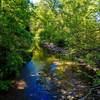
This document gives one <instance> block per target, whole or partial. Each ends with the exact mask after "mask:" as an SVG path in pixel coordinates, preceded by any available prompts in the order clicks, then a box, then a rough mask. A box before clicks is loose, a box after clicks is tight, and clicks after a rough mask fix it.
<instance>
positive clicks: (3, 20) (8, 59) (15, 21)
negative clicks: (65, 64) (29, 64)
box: [0, 0, 32, 89]
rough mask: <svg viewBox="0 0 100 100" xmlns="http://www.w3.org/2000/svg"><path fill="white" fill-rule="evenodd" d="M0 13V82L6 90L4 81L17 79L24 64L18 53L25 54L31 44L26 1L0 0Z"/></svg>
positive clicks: (28, 11) (24, 60)
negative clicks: (0, 81)
mask: <svg viewBox="0 0 100 100" xmlns="http://www.w3.org/2000/svg"><path fill="white" fill-rule="evenodd" d="M0 13H1V15H0V80H5V81H4V82H3V83H4V86H3V84H1V85H2V89H6V88H7V87H6V86H8V85H6V80H8V79H13V78H16V77H18V76H19V74H20V71H21V68H22V66H23V63H24V62H26V59H25V58H24V57H23V56H22V54H20V53H19V51H21V50H22V49H23V52H26V51H27V50H28V49H29V48H30V47H31V44H32V33H31V32H30V26H29V24H30V23H29V21H30V10H29V4H28V0H10V1H9V0H2V1H1V9H0ZM28 27H29V29H28ZM25 57H26V56H25ZM26 58H27V57H26ZM7 84H8V83H7Z"/></svg>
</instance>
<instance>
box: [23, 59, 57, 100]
mask: <svg viewBox="0 0 100 100" xmlns="http://www.w3.org/2000/svg"><path fill="white" fill-rule="evenodd" d="M39 71H40V70H39V68H38V67H37V65H36V64H35V63H34V62H32V61H30V62H28V63H27V64H26V66H25V68H24V69H23V71H22V78H23V80H24V81H25V82H26V84H27V86H26V88H25V97H26V100H56V97H57V94H56V93H53V92H50V91H48V90H46V88H45V86H44V85H43V84H41V82H39V81H40V80H41V79H40V75H39Z"/></svg>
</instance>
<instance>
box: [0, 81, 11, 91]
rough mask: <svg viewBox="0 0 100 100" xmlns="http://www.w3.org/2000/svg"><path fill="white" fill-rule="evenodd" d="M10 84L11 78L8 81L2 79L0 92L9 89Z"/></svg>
mask: <svg viewBox="0 0 100 100" xmlns="http://www.w3.org/2000/svg"><path fill="white" fill-rule="evenodd" d="M10 86H11V82H10V81H9V80H6V81H1V80H0V92H2V91H4V92H6V91H8V90H9V87H10Z"/></svg>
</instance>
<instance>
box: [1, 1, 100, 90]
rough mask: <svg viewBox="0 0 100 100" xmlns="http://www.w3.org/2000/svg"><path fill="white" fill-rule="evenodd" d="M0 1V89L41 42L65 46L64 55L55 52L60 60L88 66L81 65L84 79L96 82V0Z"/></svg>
mask: <svg viewBox="0 0 100 100" xmlns="http://www.w3.org/2000/svg"><path fill="white" fill-rule="evenodd" d="M0 2H1V3H0V5H1V9H0V91H4V90H6V91H7V90H9V87H10V86H11V80H12V79H14V78H17V77H18V76H20V72H21V70H22V68H23V67H24V64H25V63H26V62H28V61H30V60H31V59H32V56H34V52H35V51H36V50H37V51H39V50H41V48H44V47H43V45H44V44H45V43H49V44H50V43H51V44H53V45H56V46H57V47H59V48H64V49H66V52H64V53H65V54H63V52H62V53H59V52H56V51H55V53H54V55H59V56H60V58H61V59H64V60H70V61H75V62H78V63H82V64H83V65H84V63H85V65H88V66H90V67H91V70H89V71H87V70H88V68H85V67H84V68H83V69H82V68H81V70H82V71H84V72H85V73H86V77H88V78H86V77H85V78H86V79H87V80H88V81H90V80H91V86H94V85H100V70H99V69H100V1H99V0H40V2H38V3H36V4H32V3H30V2H29V1H28V0H1V1H0ZM44 49H45V48H44ZM47 50H49V49H48V47H47ZM51 50H52V49H51ZM52 51H53V50H52ZM43 52H46V51H45V50H44V51H43ZM59 56H57V57H58V58H59ZM95 69H98V70H95ZM89 72H90V73H91V74H89ZM90 77H91V79H90V80H89V78H90Z"/></svg>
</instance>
